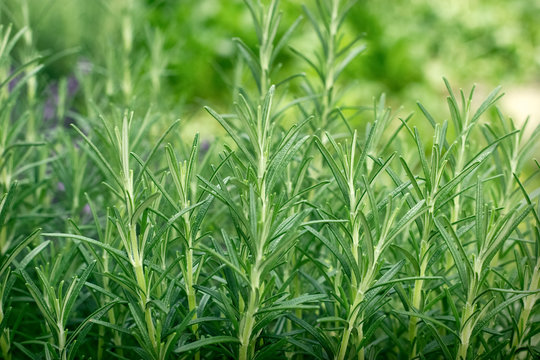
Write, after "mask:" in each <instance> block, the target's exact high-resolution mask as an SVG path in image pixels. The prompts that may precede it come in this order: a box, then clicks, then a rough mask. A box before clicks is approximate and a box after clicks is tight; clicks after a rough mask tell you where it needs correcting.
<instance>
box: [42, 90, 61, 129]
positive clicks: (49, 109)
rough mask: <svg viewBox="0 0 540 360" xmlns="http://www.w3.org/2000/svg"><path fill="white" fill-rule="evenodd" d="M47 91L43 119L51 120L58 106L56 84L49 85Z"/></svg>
mask: <svg viewBox="0 0 540 360" xmlns="http://www.w3.org/2000/svg"><path fill="white" fill-rule="evenodd" d="M47 92H48V93H49V94H48V96H47V100H46V101H45V106H44V107H43V119H44V120H51V119H53V118H54V116H55V115H56V108H57V107H58V84H56V83H54V84H51V85H49V87H48V89H47Z"/></svg>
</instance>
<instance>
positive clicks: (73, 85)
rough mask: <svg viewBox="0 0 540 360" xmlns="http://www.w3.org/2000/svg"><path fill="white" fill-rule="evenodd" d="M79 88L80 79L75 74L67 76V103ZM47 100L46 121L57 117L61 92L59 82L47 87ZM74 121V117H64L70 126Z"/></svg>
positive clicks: (44, 112)
mask: <svg viewBox="0 0 540 360" xmlns="http://www.w3.org/2000/svg"><path fill="white" fill-rule="evenodd" d="M78 90H79V81H78V80H77V78H76V77H75V76H73V75H71V76H69V77H68V78H67V84H66V99H65V101H66V103H68V102H69V101H70V100H72V99H73V98H74V97H75V95H77V91H78ZM46 91H47V93H48V96H47V100H46V101H45V105H44V107H43V119H44V120H45V121H49V120H52V119H54V118H55V117H56V114H57V111H58V105H59V93H58V83H52V84H50V85H49V86H48V88H47V90H46ZM71 122H72V119H68V118H66V119H64V125H66V126H68V125H69V124H70V123H71Z"/></svg>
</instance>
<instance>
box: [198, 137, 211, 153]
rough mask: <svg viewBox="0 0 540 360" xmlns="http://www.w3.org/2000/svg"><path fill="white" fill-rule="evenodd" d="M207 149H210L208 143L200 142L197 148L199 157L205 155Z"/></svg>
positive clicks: (207, 141) (205, 141)
mask: <svg viewBox="0 0 540 360" xmlns="http://www.w3.org/2000/svg"><path fill="white" fill-rule="evenodd" d="M209 149H210V141H209V140H203V141H202V142H201V146H200V148H199V154H200V155H201V156H204V155H206V153H207V152H208V150H209Z"/></svg>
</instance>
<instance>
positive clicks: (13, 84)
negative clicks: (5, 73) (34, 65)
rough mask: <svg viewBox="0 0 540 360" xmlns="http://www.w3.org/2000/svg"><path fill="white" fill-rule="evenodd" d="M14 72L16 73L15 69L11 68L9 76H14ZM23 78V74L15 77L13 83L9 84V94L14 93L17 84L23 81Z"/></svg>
mask: <svg viewBox="0 0 540 360" xmlns="http://www.w3.org/2000/svg"><path fill="white" fill-rule="evenodd" d="M14 72H15V68H14V67H11V69H10V72H9V76H11V75H13V73H14ZM22 77H23V74H22V73H21V74H19V75H17V76H15V77H14V78H13V79H11V81H10V82H9V84H8V91H9V92H12V91H13V90H14V89H15V87H16V86H17V84H18V83H19V82H20V81H21V79H22Z"/></svg>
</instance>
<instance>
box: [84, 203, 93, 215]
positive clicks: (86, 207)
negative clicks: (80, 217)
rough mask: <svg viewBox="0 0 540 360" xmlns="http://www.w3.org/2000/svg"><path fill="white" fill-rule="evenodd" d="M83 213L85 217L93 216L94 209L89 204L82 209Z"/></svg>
mask: <svg viewBox="0 0 540 360" xmlns="http://www.w3.org/2000/svg"><path fill="white" fill-rule="evenodd" d="M82 212H83V214H84V215H91V214H92V209H90V205H88V203H86V204H85V205H84V207H83V209H82Z"/></svg>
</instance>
